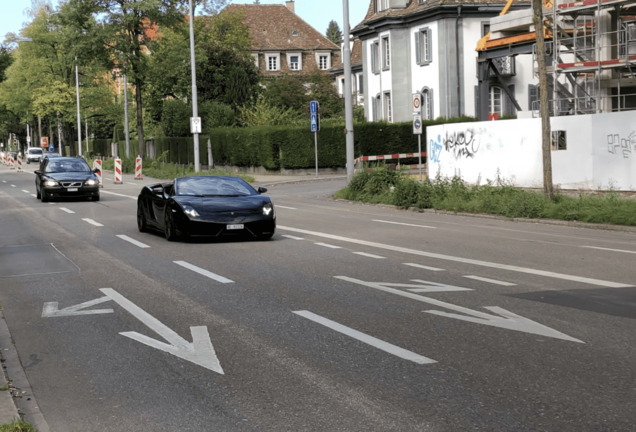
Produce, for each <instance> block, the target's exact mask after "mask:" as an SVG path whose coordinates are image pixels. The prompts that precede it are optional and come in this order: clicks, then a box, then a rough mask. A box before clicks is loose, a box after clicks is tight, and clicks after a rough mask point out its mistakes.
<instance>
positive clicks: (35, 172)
mask: <svg viewBox="0 0 636 432" xmlns="http://www.w3.org/2000/svg"><path fill="white" fill-rule="evenodd" d="M33 174H35V175H42V171H40V170H35V171H33Z"/></svg>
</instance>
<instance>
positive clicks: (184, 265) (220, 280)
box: [173, 261, 234, 283]
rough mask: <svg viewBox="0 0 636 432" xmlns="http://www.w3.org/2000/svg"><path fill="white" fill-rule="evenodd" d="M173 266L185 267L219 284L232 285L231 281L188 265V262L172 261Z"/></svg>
mask: <svg viewBox="0 0 636 432" xmlns="http://www.w3.org/2000/svg"><path fill="white" fill-rule="evenodd" d="M173 262H174V263H175V264H178V265H180V266H181V267H185V268H187V269H188V270H192V271H193V272H196V273H199V274H200V275H203V276H205V277H209V278H210V279H214V280H215V281H217V282H221V283H234V281H233V280H231V279H228V278H225V277H223V276H220V275H218V274H216V273H212V272H211V271H208V270H206V269H202V268H201V267H197V266H195V265H194V264H190V263H189V262H186V261H173Z"/></svg>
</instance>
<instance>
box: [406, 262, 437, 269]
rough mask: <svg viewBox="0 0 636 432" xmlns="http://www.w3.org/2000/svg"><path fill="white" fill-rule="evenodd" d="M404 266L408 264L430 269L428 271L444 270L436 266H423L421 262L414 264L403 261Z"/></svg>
mask: <svg viewBox="0 0 636 432" xmlns="http://www.w3.org/2000/svg"><path fill="white" fill-rule="evenodd" d="M403 264H404V265H405V266H410V267H415V268H421V269H424V270H430V271H445V270H444V269H442V268H437V267H431V266H425V265H422V264H415V263H403Z"/></svg>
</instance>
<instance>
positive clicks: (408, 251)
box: [277, 225, 634, 288]
mask: <svg viewBox="0 0 636 432" xmlns="http://www.w3.org/2000/svg"><path fill="white" fill-rule="evenodd" d="M277 229H279V230H282V231H291V232H294V233H299V234H307V235H312V236H316V237H323V238H326V239H330V240H336V241H342V242H347V243H353V244H359V245H363V246H369V247H375V248H378V249H384V250H390V251H394V252H401V253H405V254H410V255H417V256H421V257H427V258H434V259H439V260H444V261H451V262H458V263H462V264H470V265H476V266H480V267H488V268H496V269H499V270H506V271H511V272H516V273H525V274H531V275H536V276H543V277H549V278H553V279H561V280H567V281H571V282H580V283H586V284H590V285H597V286H603V287H608V288H631V287H633V286H634V285H633V284H625V283H620V282H613V281H607V280H602V279H593V278H587V277H583V276H576V275H570V274H564V273H557V272H552V271H547V270H539V269H534V268H529V267H521V266H516V265H510V264H501V263H496V262H489V261H482V260H478V259H471V258H462V257H458V256H452V255H445V254H439V253H434V252H427V251H423V250H418V249H410V248H405V247H401V246H394V245H388V244H384V243H376V242H371V241H367V240H361V239H356V238H351V237H343V236H339V235H335V234H328V233H322V232H317V231H310V230H304V229H300V228H293V227H289V226H283V225H278V226H277Z"/></svg>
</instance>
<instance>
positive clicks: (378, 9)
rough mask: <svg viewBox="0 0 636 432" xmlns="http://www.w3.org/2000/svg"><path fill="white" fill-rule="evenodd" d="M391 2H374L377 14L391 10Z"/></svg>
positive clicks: (385, 0) (383, 0)
mask: <svg viewBox="0 0 636 432" xmlns="http://www.w3.org/2000/svg"><path fill="white" fill-rule="evenodd" d="M389 2H390V0H374V5H375V12H382V11H385V10H387V9H388V8H389Z"/></svg>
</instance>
